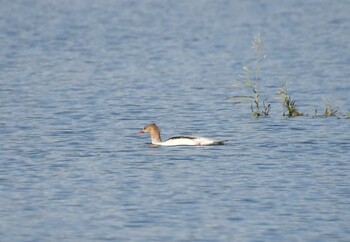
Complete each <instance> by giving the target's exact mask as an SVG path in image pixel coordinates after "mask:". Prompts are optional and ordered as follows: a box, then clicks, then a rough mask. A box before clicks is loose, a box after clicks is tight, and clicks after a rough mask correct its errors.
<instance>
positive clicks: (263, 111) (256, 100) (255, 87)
mask: <svg viewBox="0 0 350 242" xmlns="http://www.w3.org/2000/svg"><path fill="white" fill-rule="evenodd" d="M252 49H253V50H254V51H255V54H256V61H255V67H254V69H250V68H248V67H247V66H243V70H244V74H241V75H239V79H238V80H237V81H236V83H235V84H233V85H232V86H234V87H241V88H245V89H248V90H249V92H250V93H251V94H250V95H233V96H230V97H228V98H227V99H226V100H230V99H234V100H235V101H234V102H233V103H234V104H240V103H243V102H249V103H250V108H251V112H252V116H254V117H261V116H264V117H267V116H269V112H270V109H271V104H270V103H268V102H267V100H268V99H267V98H265V99H264V100H263V101H261V94H260V90H259V89H260V87H259V81H260V70H261V64H262V62H263V60H264V59H265V58H266V53H265V51H264V41H263V38H262V37H261V35H260V34H259V33H258V34H257V35H256V36H255V37H254V39H253V41H252Z"/></svg>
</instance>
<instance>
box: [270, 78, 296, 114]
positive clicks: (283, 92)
mask: <svg viewBox="0 0 350 242" xmlns="http://www.w3.org/2000/svg"><path fill="white" fill-rule="evenodd" d="M276 99H277V100H281V101H282V102H283V107H284V109H285V110H284V111H283V116H288V117H296V116H302V115H303V113H301V112H299V111H298V110H297V107H296V105H295V100H292V98H291V95H290V94H289V93H288V89H287V82H286V83H285V84H284V86H283V87H281V88H280V90H279V91H278V97H277V98H276Z"/></svg>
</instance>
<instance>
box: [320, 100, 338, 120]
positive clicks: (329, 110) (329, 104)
mask: <svg viewBox="0 0 350 242" xmlns="http://www.w3.org/2000/svg"><path fill="white" fill-rule="evenodd" d="M322 100H323V103H324V111H323V115H324V116H325V117H332V116H336V114H337V112H338V111H339V108H338V107H336V106H335V101H334V99H328V98H325V97H323V98H322Z"/></svg>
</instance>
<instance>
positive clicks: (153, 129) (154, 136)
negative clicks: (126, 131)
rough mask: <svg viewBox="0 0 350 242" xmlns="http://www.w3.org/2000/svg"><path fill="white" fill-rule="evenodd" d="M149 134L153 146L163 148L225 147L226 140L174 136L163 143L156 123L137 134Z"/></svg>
mask: <svg viewBox="0 0 350 242" xmlns="http://www.w3.org/2000/svg"><path fill="white" fill-rule="evenodd" d="M143 133H149V134H150V135H151V140H152V144H153V145H162V146H176V145H198V146H200V145H223V144H224V140H212V139H208V138H204V137H198V136H174V137H171V138H169V139H167V140H166V141H164V142H163V141H162V139H161V138H160V129H159V128H158V126H157V125H156V124H155V123H150V124H148V125H146V126H145V127H144V128H143V129H142V130H140V131H139V132H137V134H143Z"/></svg>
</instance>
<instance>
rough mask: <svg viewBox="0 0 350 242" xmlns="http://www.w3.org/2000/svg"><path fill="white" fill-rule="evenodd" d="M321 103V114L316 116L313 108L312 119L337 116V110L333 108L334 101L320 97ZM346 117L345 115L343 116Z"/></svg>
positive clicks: (316, 112) (316, 113)
mask: <svg viewBox="0 0 350 242" xmlns="http://www.w3.org/2000/svg"><path fill="white" fill-rule="evenodd" d="M322 100H323V103H324V108H323V113H322V114H321V115H318V110H317V108H315V112H314V115H313V117H314V118H317V117H320V116H321V117H334V116H337V113H338V112H339V108H338V107H336V106H335V101H334V99H328V98H325V97H322ZM345 116H346V115H345Z"/></svg>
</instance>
